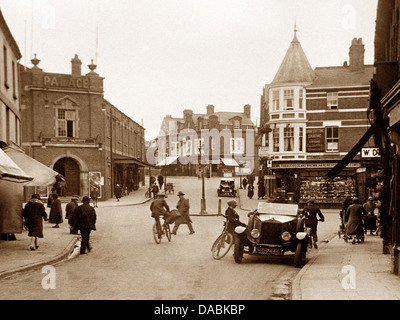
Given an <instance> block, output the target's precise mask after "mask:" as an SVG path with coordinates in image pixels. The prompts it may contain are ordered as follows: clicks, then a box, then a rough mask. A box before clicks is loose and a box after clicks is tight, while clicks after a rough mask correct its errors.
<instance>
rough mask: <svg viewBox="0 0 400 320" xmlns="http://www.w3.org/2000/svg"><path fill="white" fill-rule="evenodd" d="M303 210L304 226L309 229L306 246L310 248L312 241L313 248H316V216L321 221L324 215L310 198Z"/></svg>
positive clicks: (323, 219)
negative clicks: (305, 217)
mask: <svg viewBox="0 0 400 320" xmlns="http://www.w3.org/2000/svg"><path fill="white" fill-rule="evenodd" d="M304 212H306V213H307V219H306V227H308V228H310V229H311V234H310V237H309V238H308V239H309V240H308V247H309V248H312V243H313V242H314V248H315V249H318V245H317V241H318V236H317V225H318V217H317V216H319V218H320V220H321V222H324V221H325V217H324V215H323V214H322V212H321V210H320V209H319V207H318V206H317V205H316V204H315V203H314V200H312V199H310V200H308V201H307V205H306V206H305V207H304Z"/></svg>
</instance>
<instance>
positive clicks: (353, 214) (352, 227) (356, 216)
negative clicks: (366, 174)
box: [340, 196, 379, 244]
mask: <svg viewBox="0 0 400 320" xmlns="http://www.w3.org/2000/svg"><path fill="white" fill-rule="evenodd" d="M375 208H379V203H376V202H375V199H374V197H368V199H367V201H366V202H365V203H364V204H361V203H360V200H359V198H357V197H355V198H351V197H350V196H347V197H346V199H345V201H344V202H343V205H342V210H341V211H340V218H341V221H342V225H343V229H344V233H345V234H344V239H345V241H346V242H347V241H348V240H349V239H350V240H352V244H355V243H356V242H357V243H360V242H361V241H363V240H364V220H365V218H368V217H369V218H373V220H374V221H375V220H376V221H377V220H378V217H377V216H376V215H375V212H374V211H375ZM353 237H354V238H353Z"/></svg>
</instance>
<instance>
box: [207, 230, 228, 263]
mask: <svg viewBox="0 0 400 320" xmlns="http://www.w3.org/2000/svg"><path fill="white" fill-rule="evenodd" d="M232 245H233V236H232V234H230V233H228V232H226V233H222V234H221V235H220V236H219V237H218V238H217V240H215V241H214V244H213V245H212V247H211V253H212V256H213V258H214V259H215V260H219V259H222V258H223V257H225V255H226V254H227V253H228V251H229V249H230V248H231V247H232Z"/></svg>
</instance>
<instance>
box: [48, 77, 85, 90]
mask: <svg viewBox="0 0 400 320" xmlns="http://www.w3.org/2000/svg"><path fill="white" fill-rule="evenodd" d="M43 83H44V85H45V86H49V87H65V88H77V89H89V86H90V80H89V79H88V78H86V77H65V76H48V75H46V76H44V77H43Z"/></svg>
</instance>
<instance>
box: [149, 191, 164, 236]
mask: <svg viewBox="0 0 400 320" xmlns="http://www.w3.org/2000/svg"><path fill="white" fill-rule="evenodd" d="M150 210H151V216H152V217H153V218H154V220H155V221H156V226H157V232H158V237H159V238H161V234H162V230H161V223H160V216H168V215H169V206H168V204H167V202H166V201H165V193H162V192H161V193H159V194H158V199H155V200H153V202H152V203H151V205H150Z"/></svg>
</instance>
